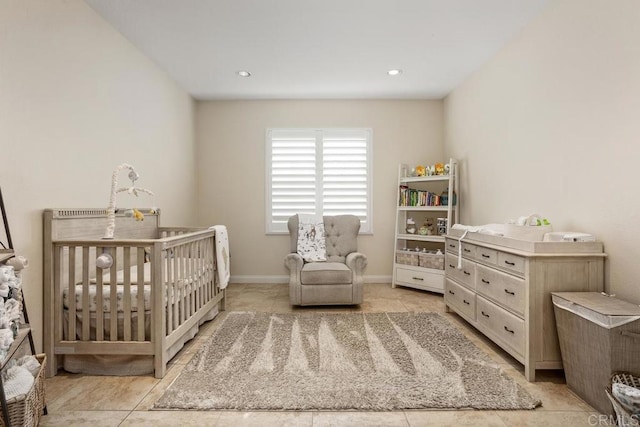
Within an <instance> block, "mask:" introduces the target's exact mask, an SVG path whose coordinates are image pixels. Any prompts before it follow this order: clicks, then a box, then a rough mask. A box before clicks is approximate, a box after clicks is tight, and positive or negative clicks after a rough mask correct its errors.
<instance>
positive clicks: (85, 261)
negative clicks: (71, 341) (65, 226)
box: [73, 246, 91, 341]
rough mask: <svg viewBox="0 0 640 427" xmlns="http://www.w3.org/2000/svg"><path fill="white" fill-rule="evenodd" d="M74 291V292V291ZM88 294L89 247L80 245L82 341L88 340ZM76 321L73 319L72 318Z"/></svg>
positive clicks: (89, 314) (89, 317)
mask: <svg viewBox="0 0 640 427" xmlns="http://www.w3.org/2000/svg"><path fill="white" fill-rule="evenodd" d="M74 293H75V292H74ZM90 302H91V300H90V295H89V247H88V246H83V247H82V341H89V338H90V327H91V311H90V310H89V306H90ZM73 321H74V322H75V321H76V320H75V319H74V320H73Z"/></svg>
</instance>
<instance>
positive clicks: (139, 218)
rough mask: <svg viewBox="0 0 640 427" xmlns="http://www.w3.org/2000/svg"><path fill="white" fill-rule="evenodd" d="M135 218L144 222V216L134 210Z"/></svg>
mask: <svg viewBox="0 0 640 427" xmlns="http://www.w3.org/2000/svg"><path fill="white" fill-rule="evenodd" d="M133 217H134V218H135V220H136V221H144V215H143V213H142V212H140V211H139V210H138V209H135V208H134V209H133Z"/></svg>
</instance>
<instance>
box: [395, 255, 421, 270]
mask: <svg viewBox="0 0 640 427" xmlns="http://www.w3.org/2000/svg"><path fill="white" fill-rule="evenodd" d="M396 262H397V263H398V264H405V265H413V266H416V267H417V266H418V265H420V260H419V259H418V252H413V251H396Z"/></svg>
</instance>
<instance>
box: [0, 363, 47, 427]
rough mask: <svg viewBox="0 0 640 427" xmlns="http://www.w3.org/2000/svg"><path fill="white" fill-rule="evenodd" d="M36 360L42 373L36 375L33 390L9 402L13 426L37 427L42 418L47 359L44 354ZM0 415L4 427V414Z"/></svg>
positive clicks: (10, 418) (10, 420)
mask: <svg viewBox="0 0 640 427" xmlns="http://www.w3.org/2000/svg"><path fill="white" fill-rule="evenodd" d="M36 359H38V362H40V371H39V372H38V375H36V378H35V381H34V383H33V386H32V387H31V390H29V392H28V393H27V394H22V395H20V396H16V397H13V398H11V399H9V400H7V407H8V408H9V422H11V425H12V426H27V427H31V426H37V425H38V422H39V421H40V416H42V411H43V409H44V370H45V364H46V360H47V358H46V356H45V355H44V354H38V355H36ZM0 412H2V408H1V407H0ZM0 415H1V416H0V426H4V425H5V423H4V414H0Z"/></svg>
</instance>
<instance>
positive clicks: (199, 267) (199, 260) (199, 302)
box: [195, 240, 204, 311]
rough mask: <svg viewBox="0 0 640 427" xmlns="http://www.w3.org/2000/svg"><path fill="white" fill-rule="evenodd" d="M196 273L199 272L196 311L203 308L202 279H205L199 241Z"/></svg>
mask: <svg viewBox="0 0 640 427" xmlns="http://www.w3.org/2000/svg"><path fill="white" fill-rule="evenodd" d="M195 245H196V254H197V256H196V271H197V272H198V273H197V275H196V311H198V310H200V308H201V307H202V277H203V275H202V274H203V272H204V271H203V269H202V267H203V266H202V249H203V246H202V241H201V240H200V241H198V242H197V243H196V244H195Z"/></svg>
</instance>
